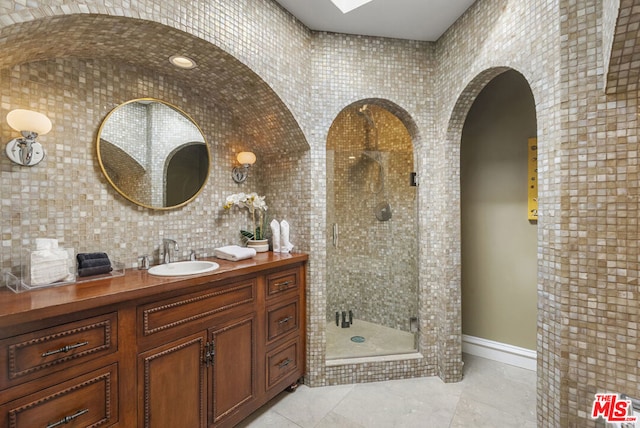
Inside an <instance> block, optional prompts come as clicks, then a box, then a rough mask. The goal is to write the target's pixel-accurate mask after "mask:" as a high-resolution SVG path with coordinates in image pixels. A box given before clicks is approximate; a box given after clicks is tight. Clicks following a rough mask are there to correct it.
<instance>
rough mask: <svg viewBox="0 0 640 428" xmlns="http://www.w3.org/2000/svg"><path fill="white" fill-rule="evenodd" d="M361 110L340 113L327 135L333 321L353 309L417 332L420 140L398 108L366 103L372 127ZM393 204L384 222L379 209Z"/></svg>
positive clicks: (329, 289)
mask: <svg viewBox="0 0 640 428" xmlns="http://www.w3.org/2000/svg"><path fill="white" fill-rule="evenodd" d="M361 108H362V105H356V106H353V107H348V108H347V109H345V110H344V111H343V112H342V113H340V115H339V116H338V117H337V118H336V120H335V121H334V123H333V124H332V126H331V129H330V131H329V136H328V140H327V150H329V151H331V153H328V154H327V159H333V161H332V162H329V161H328V162H327V168H328V172H327V177H332V178H331V179H330V180H328V181H327V193H328V194H327V200H328V202H327V221H328V224H329V225H330V226H331V227H328V228H327V240H328V242H330V245H329V246H328V248H327V265H328V268H327V321H332V320H335V312H342V311H349V310H351V311H353V313H354V316H355V318H356V322H357V320H365V321H368V322H373V323H376V324H380V325H384V326H387V327H391V328H396V329H401V330H404V331H409V318H410V317H417V316H418V289H417V286H418V269H417V263H418V243H417V239H416V238H417V226H418V223H417V218H416V215H417V191H416V188H415V187H411V186H410V185H409V173H410V172H411V171H413V170H414V169H413V146H412V144H411V137H410V136H409V133H408V132H407V129H406V128H405V127H404V125H403V124H402V122H400V121H399V120H398V119H397V118H396V117H395V116H393V115H392V114H391V113H389V112H387V111H386V110H384V109H383V108H381V107H378V106H369V105H368V106H366V114H367V115H370V119H371V120H372V123H373V125H372V124H369V123H368V122H367V121H366V119H365V117H363V115H362V114H360V113H358V111H359V110H360V109H361ZM385 203H387V204H389V207H390V213H391V218H390V219H389V220H388V221H380V220H379V219H378V218H377V217H376V209H377V208H379V207H378V206H379V205H380V204H385ZM334 224H336V225H337V227H338V237H337V240H336V241H335V245H334V242H333V225H334Z"/></svg>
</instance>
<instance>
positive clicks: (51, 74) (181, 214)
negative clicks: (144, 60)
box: [0, 59, 264, 270]
mask: <svg viewBox="0 0 640 428" xmlns="http://www.w3.org/2000/svg"><path fill="white" fill-rule="evenodd" d="M116 82H117V85H116ZM141 82H144V84H141ZM0 93H2V97H3V104H2V108H1V109H0V110H2V113H0V114H1V115H2V116H4V115H6V113H7V111H8V110H9V109H10V108H15V107H19V106H28V107H31V108H35V109H37V110H39V111H45V112H47V114H49V115H50V116H51V118H52V121H53V123H54V126H55V130H54V131H52V132H51V133H49V134H47V135H45V136H42V137H40V139H41V141H42V143H43V145H44V147H45V148H46V150H47V157H46V158H45V160H44V161H43V162H42V163H41V164H40V165H37V166H36V167H33V168H24V167H20V166H17V165H15V164H12V163H11V162H10V161H9V160H8V159H7V158H6V157H3V158H2V159H0V168H1V169H0V171H1V176H0V183H1V184H2V189H3V204H2V212H3V219H7V218H9V215H8V214H9V213H10V218H11V221H10V222H7V221H6V220H4V221H3V224H2V226H3V246H2V247H1V253H0V255H1V256H2V264H3V266H2V267H3V268H11V269H13V270H17V268H18V265H19V263H20V258H19V251H20V247H21V246H25V247H28V246H30V245H33V240H34V239H35V238H36V237H55V238H58V239H59V240H60V241H61V244H63V245H65V246H69V247H73V248H75V249H76V250H77V251H106V252H107V253H109V255H110V256H112V257H113V258H115V259H116V260H119V261H122V262H123V263H125V265H126V266H133V265H134V264H135V263H136V262H137V256H139V255H142V254H152V255H153V256H154V260H155V261H156V262H157V261H158V260H159V254H158V248H159V246H160V242H161V241H162V238H164V237H167V238H172V239H176V240H177V241H178V244H179V246H180V257H182V258H186V257H187V256H188V254H189V250H190V249H195V250H196V251H197V253H199V254H211V253H212V249H213V248H215V247H216V246H220V245H223V244H225V243H229V242H233V243H239V242H240V241H239V233H238V230H239V229H240V228H245V227H246V226H247V225H248V221H249V217H248V215H246V213H243V212H228V211H225V210H223V209H222V206H223V204H224V200H225V198H226V196H227V195H229V194H231V193H235V192H238V191H240V189H242V190H243V191H251V190H255V191H258V192H260V193H263V192H264V187H263V185H262V183H263V180H262V179H261V177H260V175H259V168H258V167H257V166H256V168H255V169H254V171H252V172H253V174H252V175H251V176H250V178H249V180H248V182H247V183H245V184H244V185H242V186H238V185H236V184H235V183H234V182H233V181H232V180H231V176H230V172H231V166H232V165H233V157H234V152H236V150H235V148H234V143H235V142H236V141H238V140H240V139H241V137H242V131H241V130H239V129H238V127H237V124H234V120H233V117H232V115H231V113H230V112H229V111H228V110H226V109H225V108H224V107H221V106H217V105H213V104H209V103H207V101H206V99H203V98H202V97H200V96H199V95H198V93H194V92H190V91H189V90H188V89H185V88H183V87H182V86H181V85H179V84H178V83H177V82H176V83H173V84H169V83H167V82H165V81H164V78H163V76H158V75H155V74H152V73H149V72H148V71H147V70H144V69H138V68H135V67H133V66H130V65H124V66H118V65H112V64H111V63H110V62H108V61H103V60H102V61H83V60H75V59H58V60H53V61H39V62H33V63H28V64H23V65H20V66H16V67H13V68H11V69H4V70H1V71H0ZM43 94H46V97H43ZM139 97H155V98H159V99H163V100H165V101H168V102H171V103H173V104H174V105H176V106H181V107H182V109H183V110H185V111H186V112H189V114H190V115H191V116H192V117H193V118H194V120H195V121H196V122H197V123H199V124H200V125H201V127H202V130H203V132H204V134H205V136H206V139H207V142H208V143H209V145H210V149H211V153H212V160H211V164H212V165H211V170H212V173H211V176H210V177H209V180H208V182H207V184H206V186H205V189H204V190H203V192H202V193H201V194H200V195H199V196H198V198H197V200H196V201H195V202H194V203H192V204H189V205H187V206H185V207H183V208H180V209H178V210H174V211H168V212H159V211H151V210H148V209H144V208H138V207H136V206H135V205H133V204H132V203H130V202H128V201H126V200H125V199H124V198H123V197H121V196H120V195H119V194H117V193H116V191H115V190H114V189H112V188H111V187H110V186H109V184H108V183H107V180H106V179H105V177H104V176H103V174H102V172H101V170H100V168H99V165H98V162H97V156H96V138H97V130H98V127H99V126H100V124H101V121H102V120H103V119H104V117H105V116H106V115H107V113H108V112H109V111H111V110H112V109H113V108H114V107H115V106H116V105H117V104H118V103H119V102H121V101H122V102H124V101H127V100H129V99H133V98H139ZM41 100H44V101H47V100H49V101H50V102H52V103H55V105H59V106H62V108H61V109H60V110H54V109H52V108H51V107H49V104H48V103H47V104H44V105H42V104H40V103H39V101H41ZM80 109H83V110H84V112H83V114H79V111H80ZM12 133H13V131H12V130H11V129H8V127H6V126H3V127H2V128H1V130H0V134H1V136H2V138H3V139H4V140H8V139H9V138H10V137H11V136H12ZM16 180H18V181H21V182H29V183H30V189H31V192H30V195H33V196H32V197H25V194H24V192H22V191H21V190H20V189H19V188H15V186H14V184H15V183H16ZM5 195H6V196H5Z"/></svg>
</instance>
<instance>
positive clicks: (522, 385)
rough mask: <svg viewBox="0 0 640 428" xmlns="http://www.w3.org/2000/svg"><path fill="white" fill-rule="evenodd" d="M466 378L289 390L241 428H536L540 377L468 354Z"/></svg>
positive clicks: (465, 367)
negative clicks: (450, 380) (537, 385)
mask: <svg viewBox="0 0 640 428" xmlns="http://www.w3.org/2000/svg"><path fill="white" fill-rule="evenodd" d="M463 359H464V362H465V366H464V379H463V380H462V382H458V383H449V384H447V383H443V382H442V381H441V380H440V379H439V378H437V377H432V378H418V379H407V380H398V381H388V382H375V383H365V384H357V385H340V386H329V387H322V388H309V387H307V386H305V385H301V386H300V387H299V388H298V390H297V391H296V392H294V393H287V392H284V393H282V394H280V395H278V396H277V397H276V398H274V399H273V400H272V401H270V402H269V403H267V404H266V405H265V406H264V407H263V408H262V409H260V410H259V411H258V412H256V413H255V414H254V415H252V416H251V417H250V418H249V419H248V420H246V421H244V422H243V423H242V424H241V425H239V426H240V427H241V428H262V427H278V428H301V427H302V428H388V427H402V428H412V427H416V428H418V427H419V428H428V427H434V428H446V427H449V428H459V427H460V428H461V427H473V428H480V427H490V428H495V427H501V428H502V427H518V428H534V427H535V426H536V374H535V372H533V371H530V370H525V369H521V368H517V367H513V366H509V365H507V364H502V363H497V362H495V361H491V360H487V359H484V358H480V357H475V356H471V355H466V354H465V355H464V357H463Z"/></svg>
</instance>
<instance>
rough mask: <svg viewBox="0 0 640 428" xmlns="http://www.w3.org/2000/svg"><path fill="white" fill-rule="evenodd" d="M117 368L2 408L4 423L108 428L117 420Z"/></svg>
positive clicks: (22, 427) (24, 427) (20, 427)
mask: <svg viewBox="0 0 640 428" xmlns="http://www.w3.org/2000/svg"><path fill="white" fill-rule="evenodd" d="M117 395H118V370H117V365H116V364H112V365H110V366H107V367H105V368H103V369H100V370H96V371H94V372H91V373H87V374H85V375H82V376H78V377H77V378H74V379H72V380H69V381H67V382H64V383H62V384H59V385H55V386H53V387H51V388H47V389H44V390H42V391H38V392H36V393H34V394H31V395H28V396H26V397H23V398H19V399H17V400H14V401H11V402H9V403H7V404H5V405H3V406H1V407H0V417H1V418H2V422H1V423H0V425H1V426H4V427H9V428H34V427H42V428H45V427H97V426H100V427H103V426H104V427H108V426H111V425H114V424H115V423H117V422H118V396H117Z"/></svg>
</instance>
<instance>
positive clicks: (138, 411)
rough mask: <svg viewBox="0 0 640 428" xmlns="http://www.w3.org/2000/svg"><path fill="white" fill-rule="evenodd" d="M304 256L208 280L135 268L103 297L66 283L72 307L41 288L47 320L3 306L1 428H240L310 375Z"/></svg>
mask: <svg viewBox="0 0 640 428" xmlns="http://www.w3.org/2000/svg"><path fill="white" fill-rule="evenodd" d="M306 260H307V256H306V255H288V256H278V255H273V254H272V253H269V254H268V255H262V256H258V257H256V258H255V259H254V260H252V261H249V262H247V263H246V265H243V264H242V263H235V264H232V263H226V262H222V263H221V266H222V267H221V269H220V271H222V273H220V274H219V275H210V276H208V277H206V278H207V279H208V281H209V282H206V281H205V282H203V281H202V279H203V278H205V277H202V276H201V277H198V278H194V279H193V280H186V281H185V280H184V279H182V280H180V279H177V280H175V281H173V282H171V281H167V280H157V278H154V277H152V276H151V275H148V274H147V273H141V272H139V271H132V272H128V273H127V274H125V276H124V278H120V279H115V280H111V282H109V283H105V286H104V288H105V295H104V296H103V295H101V294H100V291H101V289H100V288H99V287H100V286H101V282H99V281H96V282H95V284H94V285H93V286H94V287H95V288H90V287H87V288H82V287H78V286H74V285H72V286H67V287H78V288H77V289H71V288H67V289H66V290H64V291H66V292H65V293H64V294H63V290H62V289H63V288H64V287H60V290H58V292H59V293H60V294H63V295H64V299H68V300H69V301H68V303H67V304H64V303H60V302H55V299H53V298H51V297H50V296H49V295H47V292H46V290H45V292H43V293H41V294H40V295H38V297H42V298H50V299H51V300H53V301H54V303H55V304H52V305H51V306H46V305H45V306H44V307H43V309H42V311H40V312H38V311H36V312H31V311H23V312H22V313H20V314H17V313H16V315H10V314H3V313H2V310H3V308H0V365H1V367H0V426H2V427H5V426H6V427H10V428H23V427H28V428H32V427H43V428H46V427H50V428H51V427H56V426H60V427H63V426H64V427H74V428H76V427H89V426H91V427H93V426H101V427H102V426H104V427H111V426H117V427H127V428H128V427H132V426H137V427H154V428H158V427H160V428H162V427H171V428H175V427H181V428H183V427H184V428H190V427H194V428H195V427H203V428H205V427H233V426H235V425H236V424H238V423H239V422H240V421H241V420H243V419H244V418H246V417H247V416H248V415H250V414H251V413H252V412H253V411H255V410H256V409H258V408H259V407H260V406H262V405H263V404H265V403H266V402H267V401H268V400H269V399H271V398H272V397H274V396H275V395H277V394H278V393H280V392H281V391H283V390H284V389H286V388H287V387H289V386H290V385H292V384H294V383H295V382H296V381H297V380H298V379H300V378H301V377H302V376H303V375H304V366H305V365H304V345H305V337H304V336H305V335H304V332H305V294H304V290H305V286H304V281H305V263H306ZM154 280H155V283H151V284H150V283H149V282H150V281H154ZM156 283H157V285H156ZM118 287H122V288H123V289H124V290H127V291H129V292H130V294H128V293H124V295H123V296H119V295H115V294H108V292H110V293H113V291H114V289H118ZM70 291H72V292H70ZM154 291H155V292H154ZM84 292H90V293H91V298H90V299H87V300H86V301H85V300H83V301H81V302H79V301H77V300H75V301H74V300H73V298H70V297H68V296H73V295H75V296H76V297H77V296H82V293H84ZM49 293H51V294H50V295H51V296H57V295H58V293H57V292H55V291H50V292H49ZM25 294H26V293H25ZM0 298H3V299H5V300H4V301H8V302H9V305H10V306H11V305H14V303H12V300H15V301H16V302H17V303H15V306H16V307H18V306H19V305H18V303H20V304H22V303H21V302H22V301H23V300H25V301H26V300H28V296H20V295H17V296H16V295H13V294H11V293H9V294H6V293H5V290H1V291H0ZM103 299H104V303H103V304H100V303H101V302H103ZM38 301H39V300H38ZM78 307H79V308H81V309H82V310H78V311H74V308H78ZM42 313H44V314H46V316H42ZM18 315H21V316H18ZM20 319H25V320H26V321H25V322H24V323H20V322H19V320H20Z"/></svg>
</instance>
